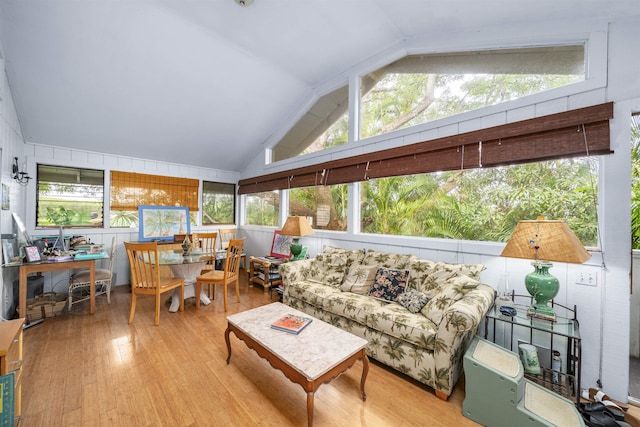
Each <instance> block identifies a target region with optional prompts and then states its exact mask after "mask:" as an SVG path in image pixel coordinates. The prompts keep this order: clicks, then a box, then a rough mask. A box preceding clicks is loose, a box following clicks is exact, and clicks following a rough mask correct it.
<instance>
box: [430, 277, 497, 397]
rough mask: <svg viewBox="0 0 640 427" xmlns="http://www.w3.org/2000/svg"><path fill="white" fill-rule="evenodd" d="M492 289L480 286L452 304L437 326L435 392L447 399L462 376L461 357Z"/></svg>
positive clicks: (486, 307) (492, 292)
mask: <svg viewBox="0 0 640 427" xmlns="http://www.w3.org/2000/svg"><path fill="white" fill-rule="evenodd" d="M494 295H495V290H494V289H493V288H492V287H491V286H488V285H484V284H480V285H478V287H477V288H476V289H474V290H472V291H471V292H469V293H467V294H466V295H465V296H464V297H462V298H461V299H460V300H458V301H456V302H455V303H453V304H452V305H451V306H450V307H449V308H448V309H447V310H446V311H445V313H444V315H443V316H442V321H441V322H440V324H439V325H438V335H437V338H436V339H437V342H438V343H439V345H438V347H436V349H435V352H434V359H435V374H436V387H435V388H436V390H437V391H440V392H442V393H445V394H446V395H447V396H448V395H449V394H451V392H452V391H453V387H454V385H455V384H456V382H457V381H458V378H459V377H460V375H461V373H462V358H463V357H464V353H465V351H466V350H467V347H468V346H469V344H470V342H471V338H473V336H474V335H475V334H476V332H477V331H478V327H479V326H480V322H482V320H483V319H484V316H485V315H486V313H487V311H489V308H490V307H491V305H492V304H493V300H494Z"/></svg>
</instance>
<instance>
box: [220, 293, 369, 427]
mask: <svg viewBox="0 0 640 427" xmlns="http://www.w3.org/2000/svg"><path fill="white" fill-rule="evenodd" d="M285 314H294V315H299V316H305V317H311V318H313V317H312V316H309V315H308V314H306V313H303V312H301V311H298V310H295V309H293V308H291V307H289V306H287V305H284V304H281V303H279V302H274V303H272V304H268V305H263V306H261V307H258V308H254V309H252V310H247V311H244V312H242V313H238V314H234V315H231V316H228V317H227V330H226V331H225V333H224V339H225V341H226V343H227V351H228V356H227V364H229V363H230V362H231V343H230V341H229V333H231V332H233V333H234V334H235V335H236V336H237V337H238V338H239V339H241V340H242V341H244V342H245V343H246V344H247V347H249V348H250V349H253V350H255V352H256V353H258V355H259V356H260V357H262V358H263V359H266V360H267V361H268V362H269V363H270V364H271V366H273V367H274V368H276V369H278V370H280V371H282V373H283V374H284V375H285V376H286V377H287V378H289V380H291V382H293V383H296V384H300V385H301V386H302V388H303V389H304V390H305V391H306V392H307V420H308V425H309V427H311V426H312V425H313V401H314V394H315V391H316V390H317V389H318V387H320V385H321V384H324V383H328V382H330V381H331V380H333V379H334V378H336V377H337V376H339V375H340V374H342V373H343V372H345V371H346V370H347V369H349V368H350V367H352V366H353V365H354V363H355V362H356V361H357V360H362V377H361V379H360V393H361V394H362V400H366V399H367V395H366V394H365V391H364V383H365V381H366V379H367V373H368V372H369V359H368V358H367V355H366V345H367V341H366V340H364V339H362V338H360V337H357V336H355V335H353V334H351V333H349V332H346V331H343V330H342V329H339V328H336V327H335V326H332V325H330V324H328V323H325V322H323V321H322V320H319V319H315V318H313V321H312V322H311V324H309V325H308V326H307V327H306V328H304V329H303V330H302V331H301V332H300V333H299V334H298V335H295V334H290V333H288V332H282V331H278V330H275V329H272V328H271V324H272V323H273V322H274V321H276V320H278V319H279V318H280V317H282V316H284V315H285Z"/></svg>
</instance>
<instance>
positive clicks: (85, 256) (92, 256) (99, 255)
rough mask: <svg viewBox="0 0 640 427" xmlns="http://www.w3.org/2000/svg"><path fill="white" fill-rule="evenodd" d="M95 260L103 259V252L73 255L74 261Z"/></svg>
mask: <svg viewBox="0 0 640 427" xmlns="http://www.w3.org/2000/svg"><path fill="white" fill-rule="evenodd" d="M96 258H104V252H98V253H89V252H78V253H77V254H75V259H96Z"/></svg>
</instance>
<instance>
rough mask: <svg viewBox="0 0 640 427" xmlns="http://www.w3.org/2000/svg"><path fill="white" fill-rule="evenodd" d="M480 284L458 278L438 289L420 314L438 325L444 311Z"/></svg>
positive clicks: (462, 277) (468, 278)
mask: <svg viewBox="0 0 640 427" xmlns="http://www.w3.org/2000/svg"><path fill="white" fill-rule="evenodd" d="M479 284H480V283H479V282H478V281H477V280H475V279H472V278H471V277H467V276H458V277H455V278H453V279H451V280H450V281H449V282H448V283H446V284H444V285H442V286H441V287H440V292H438V293H437V294H436V295H435V296H434V297H433V298H431V299H430V300H429V302H427V304H426V305H425V306H424V307H423V308H422V310H421V313H422V314H423V315H424V316H425V317H427V318H428V319H430V320H431V321H432V322H433V323H435V324H436V325H438V324H439V323H440V321H441V320H442V316H443V315H444V313H445V311H446V310H447V309H448V308H449V307H451V305H453V304H454V303H455V302H456V301H458V300H460V298H462V297H463V296H465V295H466V294H467V293H469V292H471V291H472V290H474V289H476V288H477V287H478V285H479Z"/></svg>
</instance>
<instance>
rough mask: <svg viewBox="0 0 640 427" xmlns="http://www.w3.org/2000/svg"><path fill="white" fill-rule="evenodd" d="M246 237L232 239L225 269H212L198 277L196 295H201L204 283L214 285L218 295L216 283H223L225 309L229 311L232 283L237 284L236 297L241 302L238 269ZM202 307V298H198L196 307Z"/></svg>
mask: <svg viewBox="0 0 640 427" xmlns="http://www.w3.org/2000/svg"><path fill="white" fill-rule="evenodd" d="M243 246H244V239H232V240H231V241H230V242H229V246H228V247H227V258H226V259H225V261H224V270H212V271H210V272H208V273H206V274H203V275H200V276H198V277H197V278H196V295H200V291H201V290H202V285H213V296H212V299H215V297H216V289H215V287H216V285H222V289H223V295H224V311H227V309H228V306H227V287H228V285H229V284H230V283H235V284H236V299H237V300H238V302H240V284H239V282H240V281H239V278H238V275H239V274H238V271H239V270H240V258H241V257H242V247H243ZM199 308H200V299H199V298H198V299H196V309H199Z"/></svg>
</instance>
